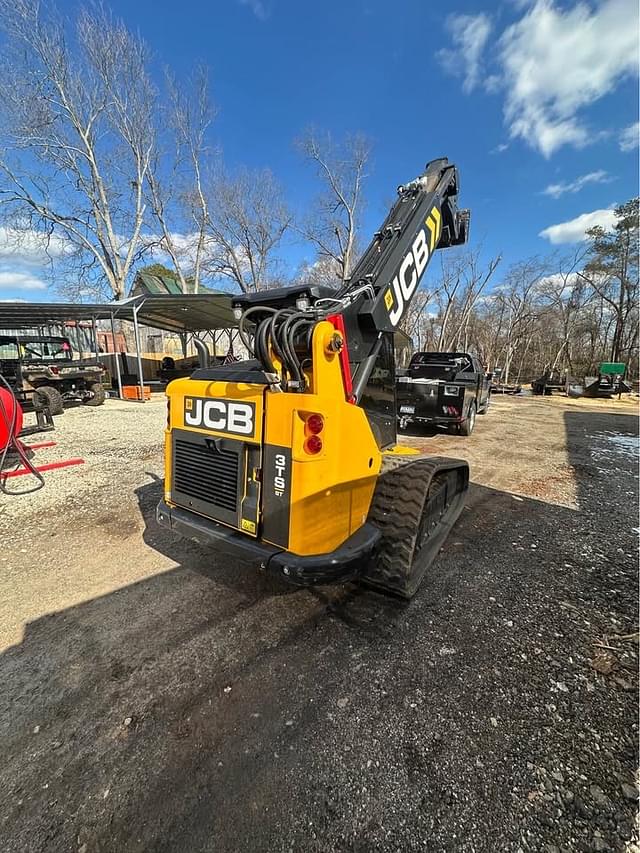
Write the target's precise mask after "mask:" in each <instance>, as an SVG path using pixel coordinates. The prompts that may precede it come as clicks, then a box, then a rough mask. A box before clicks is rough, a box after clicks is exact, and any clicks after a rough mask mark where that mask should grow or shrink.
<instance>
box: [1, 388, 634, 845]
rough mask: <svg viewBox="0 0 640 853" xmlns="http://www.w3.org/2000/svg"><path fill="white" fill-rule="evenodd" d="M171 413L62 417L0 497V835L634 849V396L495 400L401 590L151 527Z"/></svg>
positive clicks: (436, 439) (467, 443)
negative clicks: (54, 464) (461, 484)
mask: <svg viewBox="0 0 640 853" xmlns="http://www.w3.org/2000/svg"><path fill="white" fill-rule="evenodd" d="M163 425H164V404H163V401H162V400H161V399H157V400H153V401H152V402H151V403H148V404H145V405H142V406H141V405H136V404H127V403H120V402H117V401H109V402H108V403H107V405H106V406H105V407H104V408H103V409H100V410H96V411H88V410H86V409H76V410H72V411H69V412H67V413H66V414H65V415H64V416H63V417H62V418H60V419H59V421H58V429H57V431H56V433H55V436H54V437H55V440H56V441H57V442H58V445H57V447H55V448H51V449H48V450H43V451H38V454H39V455H38V461H40V462H45V461H52V460H53V459H55V458H64V457H68V456H72V455H74V456H75V455H78V454H80V455H83V456H84V458H85V460H86V461H85V464H84V465H81V466H78V467H76V468H69V469H65V470H60V471H57V472H52V473H51V474H50V475H49V477H48V479H47V486H46V488H45V489H44V490H42V491H41V492H38V493H36V494H34V495H29V496H24V497H12V498H6V497H4V496H0V536H1V537H2V540H1V541H2V552H1V553H0V578H1V584H2V595H1V596H0V685H1V686H0V755H1V756H2V760H1V762H0V850H2V851H3V853H14V851H15V853H26V851H29V853H36V851H42V852H43V853H44V851H47V853H51V851H54V853H57V851H78V853H94V851H118V853H122V851H127V853H128V851H154V853H155V851H185V853H196V851H215V853H227V851H234V853H235V851H274V852H275V851H295V853H298V851H300V853H307V851H318V853H319V851H322V853H333V851H359V852H360V853H369V851H429V853H436V851H465V853H467V851H487V853H495V851H514V853H516V851H523V853H524V852H525V851H545V853H560V851H574V850H575V851H603V850H616V851H618V850H620V851H622V850H627V851H630V850H632V849H638V848H636V845H635V840H636V837H635V834H634V833H635V832H636V830H635V829H634V827H633V818H634V814H635V811H636V805H637V803H636V799H635V797H636V789H635V787H634V778H633V772H634V769H635V759H636V755H637V740H638V731H637V718H636V707H637V705H636V703H637V679H636V673H637V660H638V645H637V633H636V632H637V630H638V628H637V593H636V580H637V559H638V557H637V532H636V531H635V530H634V528H636V527H637V524H638V521H637V499H638V477H637V452H638V439H637V435H638V421H637V416H636V412H635V408H634V406H632V405H631V406H625V404H624V403H622V404H613V405H611V404H602V403H598V402H595V403H585V402H584V401H575V402H574V401H567V400H563V399H561V398H552V399H534V398H528V399H527V398H524V399H510V398H505V399H498V400H496V401H495V402H494V403H493V405H492V409H491V411H490V413H489V414H488V415H487V416H486V417H485V418H479V419H478V422H477V427H476V431H475V432H474V434H473V436H472V437H471V438H458V437H451V436H444V435H437V436H424V435H423V436H406V437H404V438H403V439H402V440H403V441H405V442H407V443H409V444H412V445H414V446H419V447H424V448H426V449H429V450H430V451H433V452H435V453H438V454H443V455H447V454H448V455H457V456H463V457H465V458H467V459H469V461H470V462H471V465H472V480H473V487H472V491H471V495H470V500H469V504H468V507H467V509H466V510H465V511H464V513H463V515H462V518H461V520H460V522H459V523H458V524H457V525H456V527H455V529H454V531H453V532H452V534H451V536H450V537H449V540H448V541H447V543H446V546H445V548H444V549H443V552H442V553H441V555H440V557H439V559H438V561H437V563H436V564H435V565H434V567H433V569H432V572H431V576H430V577H429V578H428V579H427V580H426V582H425V585H424V587H423V590H422V591H421V593H420V594H419V595H418V597H417V598H416V599H415V600H414V601H413V602H412V603H411V604H409V605H405V604H402V603H400V602H396V601H393V600H390V599H386V598H383V597H380V596H378V595H376V594H374V593H372V592H369V591H366V590H363V589H361V588H359V587H357V586H355V585H349V586H346V587H334V588H319V589H316V590H313V591H304V590H302V591H300V590H292V589H290V588H288V587H286V586H282V585H280V583H279V582H276V581H274V580H270V579H268V578H266V577H264V576H262V575H259V574H256V573H253V572H249V571H246V570H244V569H243V568H242V566H239V565H236V564H233V563H231V562H230V561H229V560H228V559H224V558H223V559H217V558H216V555H215V554H213V553H210V552H208V551H207V550H206V549H204V548H201V547H200V546H197V545H196V544H194V543H191V542H188V541H186V540H178V539H173V538H171V537H169V536H167V534H166V533H165V532H164V531H163V530H160V529H159V528H158V527H157V526H156V525H155V523H154V520H153V510H154V507H155V504H156V503H157V500H158V499H159V497H160V495H161V481H160V477H161V474H162V464H161V433H162V429H163Z"/></svg>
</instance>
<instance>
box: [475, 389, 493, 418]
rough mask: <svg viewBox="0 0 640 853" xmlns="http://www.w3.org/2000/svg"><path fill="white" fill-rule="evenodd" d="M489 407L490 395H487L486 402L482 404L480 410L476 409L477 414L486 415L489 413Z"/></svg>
mask: <svg viewBox="0 0 640 853" xmlns="http://www.w3.org/2000/svg"><path fill="white" fill-rule="evenodd" d="M490 405H491V394H489V396H488V397H487V402H486V403H485V404H484V406H483V407H482V408H481V409H478V414H479V415H486V414H487V412H488V411H489V406H490Z"/></svg>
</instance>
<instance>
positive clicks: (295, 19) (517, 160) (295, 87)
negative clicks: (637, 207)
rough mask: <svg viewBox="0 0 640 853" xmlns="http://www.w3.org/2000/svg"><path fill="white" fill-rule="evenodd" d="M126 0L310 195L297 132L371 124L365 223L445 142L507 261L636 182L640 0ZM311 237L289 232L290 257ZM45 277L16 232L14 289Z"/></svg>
mask: <svg viewBox="0 0 640 853" xmlns="http://www.w3.org/2000/svg"><path fill="white" fill-rule="evenodd" d="M111 7H112V8H113V10H114V11H115V13H116V14H117V15H119V16H121V17H122V18H123V19H124V21H125V22H126V23H127V25H128V26H129V27H130V28H131V29H134V30H137V31H139V32H140V34H141V35H142V36H143V37H144V38H145V39H146V40H147V42H148V43H149V45H150V46H151V48H152V50H153V52H154V54H155V56H156V59H157V61H158V64H159V65H160V64H162V63H165V62H166V63H169V64H171V65H172V67H173V68H174V69H175V71H176V72H177V74H178V76H186V75H187V74H188V72H189V69H190V68H191V67H192V65H193V64H194V62H196V61H200V60H201V61H204V62H205V63H206V64H207V65H208V66H209V68H210V70H211V83H212V93H213V97H214V100H215V103H216V107H217V110H218V115H217V118H216V121H215V124H214V127H213V132H212V133H213V138H214V140H215V141H216V142H217V143H219V144H220V145H221V146H222V149H223V151H224V155H225V160H226V161H227V162H228V163H229V164H231V165H234V164H245V165H248V166H251V167H254V166H255V167H259V166H268V167H270V168H271V169H272V170H273V172H274V173H275V174H276V176H277V177H278V179H279V180H280V181H281V182H282V184H283V185H284V187H285V191H286V194H287V197H288V198H289V200H290V202H291V203H292V205H293V206H294V207H295V208H296V209H298V210H299V211H303V210H304V208H305V205H307V204H308V203H309V201H310V199H311V197H312V196H313V193H314V191H315V189H316V186H315V183H314V178H313V176H312V173H311V171H310V170H309V169H308V167H307V166H306V165H305V164H304V163H303V162H302V161H301V159H300V157H299V155H298V154H297V152H296V150H295V148H294V146H293V140H294V138H295V137H296V136H297V135H299V134H300V133H301V132H302V131H303V130H304V129H305V128H306V127H307V126H309V125H316V126H318V127H321V128H323V129H327V130H329V131H331V132H332V133H333V134H335V135H336V136H341V135H343V134H345V133H348V132H355V131H362V132H364V133H365V134H366V135H367V136H369V137H370V138H371V140H372V143H373V159H372V163H371V170H370V172H371V175H370V178H369V179H368V181H367V188H366V196H367V200H368V206H367V210H366V214H365V219H364V228H363V237H364V240H365V241H366V240H368V238H369V235H370V234H371V233H372V232H373V231H374V230H375V228H376V227H377V225H378V224H379V222H380V220H381V219H382V218H383V216H384V215H385V213H386V203H387V202H388V200H389V199H390V198H391V197H392V196H393V192H394V189H395V187H396V186H397V184H398V183H400V182H403V181H406V180H408V179H411V178H412V177H414V176H415V174H417V173H418V172H419V171H420V169H421V168H422V166H423V165H424V163H425V162H426V161H427V160H429V159H433V158H435V157H438V156H443V155H444V156H448V157H449V159H450V160H452V161H453V162H455V163H457V165H458V166H459V169H460V175H461V198H460V203H461V204H462V205H463V206H468V207H470V208H471V209H472V243H474V244H475V243H477V242H481V243H482V245H483V251H484V252H486V253H487V254H491V255H495V254H497V253H499V252H501V253H502V254H503V256H504V259H505V264H506V263H509V262H512V261H516V260H518V259H520V258H523V257H528V256H530V255H533V254H539V253H542V254H545V253H549V252H550V251H552V250H554V249H556V248H557V249H561V250H562V249H568V248H571V243H572V241H575V240H576V239H579V238H580V235H581V233H582V232H583V231H584V228H585V227H588V226H589V225H591V224H594V223H595V222H602V223H603V224H607V223H608V222H610V221H611V214H610V213H607V209H609V208H610V207H611V206H612V205H614V204H616V203H621V202H623V201H626V200H627V199H628V198H630V197H632V196H633V195H636V194H637V192H638V149H637V147H634V142H635V141H637V128H635V130H634V128H633V125H634V124H635V123H636V122H637V121H638V88H637V86H638V81H637V63H638V44H637V39H638V36H637V32H638V29H637V23H634V22H635V21H637V15H638V11H637V3H636V2H635V0H603V2H599V3H594V2H592V3H590V4H587V3H582V4H579V5H577V4H575V3H563V4H559V3H557V4H553V3H551V2H542V0H538V2H520V0H518V2H515V0H508V2H505V3H503V4H497V5H496V4H491V3H478V2H468V1H467V0H460V2H454V3H453V5H447V7H446V8H447V13H446V14H443V7H442V6H441V5H440V6H438V5H437V4H431V3H428V2H426V0H422V2H420V1H419V0H397V2H396V3H392V4H389V3H388V2H383V0H352V1H351V0H343V1H342V2H336V0H324V2H322V3H305V2H294V0H213V2H202V0H183V2H182V3H181V4H180V5H179V7H176V6H175V3H168V2H166V0H137V2H136V3H135V4H133V3H130V2H128V0H116V2H112V3H111ZM74 8H75V6H74V4H71V3H66V2H65V3H62V4H61V9H62V10H63V11H64V12H67V13H73V10H74ZM625 131H626V135H625ZM549 187H551V189H550V190H549V189H548V188H549ZM545 189H547V193H545ZM603 211H604V212H603ZM579 217H583V218H581V219H578V218H579ZM575 220H578V221H577V222H576V221H575ZM552 226H558V227H557V228H555V229H552V230H549V231H546V229H550V228H551V227H552ZM541 232H545V233H546V236H540V234H541ZM0 250H1V247H0ZM305 255H306V256H307V257H309V256H310V252H309V251H308V250H307V251H305V249H304V248H303V247H301V246H290V247H289V248H288V249H287V261H288V263H289V265H290V266H291V267H292V268H293V267H294V266H295V265H296V264H297V263H298V262H299V261H300V260H301V259H302V258H303V257H304V256H305ZM11 275H13V276H14V278H13V279H11ZM16 276H17V277H16ZM20 276H22V278H20ZM44 278H45V276H44V273H43V272H42V270H41V269H40V267H39V266H38V263H37V262H34V259H33V258H31V259H28V258H25V257H24V255H23V256H21V257H11V256H10V255H8V254H7V252H6V247H5V253H4V255H3V256H2V257H0V298H2V299H10V298H23V299H25V298H26V299H29V300H40V299H49V298H55V294H53V293H52V292H51V291H50V290H41V289H38V286H36V285H34V284H33V282H37V281H40V280H44ZM29 282H31V285H30V284H29Z"/></svg>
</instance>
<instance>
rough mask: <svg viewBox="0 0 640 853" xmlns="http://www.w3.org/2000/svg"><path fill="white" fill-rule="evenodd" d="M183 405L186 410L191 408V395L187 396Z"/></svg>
mask: <svg viewBox="0 0 640 853" xmlns="http://www.w3.org/2000/svg"><path fill="white" fill-rule="evenodd" d="M184 407H185V409H187V410H188V411H191V409H192V408H193V398H192V397H187V399H186V400H185V401H184Z"/></svg>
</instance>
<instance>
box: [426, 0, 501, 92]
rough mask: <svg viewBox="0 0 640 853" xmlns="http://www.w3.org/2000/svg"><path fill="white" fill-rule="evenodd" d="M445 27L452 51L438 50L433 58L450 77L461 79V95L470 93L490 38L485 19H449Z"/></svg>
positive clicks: (478, 16) (487, 20)
mask: <svg viewBox="0 0 640 853" xmlns="http://www.w3.org/2000/svg"><path fill="white" fill-rule="evenodd" d="M446 27H447V29H448V30H449V33H450V34H451V40H452V41H453V48H451V49H447V48H444V49H443V50H439V51H438V53H437V57H438V59H439V60H440V62H441V63H442V64H443V65H444V67H445V68H446V69H447V71H449V72H450V73H451V74H454V75H455V76H457V77H462V78H463V82H462V89H463V91H465V92H467V94H468V93H469V92H473V90H474V89H475V88H476V86H477V85H478V84H479V83H480V76H481V71H482V53H483V51H484V48H485V45H486V43H487V40H488V38H489V35H490V34H491V29H492V24H491V20H490V18H489V16H488V15H485V14H484V13H483V12H481V13H480V14H478V15H449V16H448V17H447V20H446Z"/></svg>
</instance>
